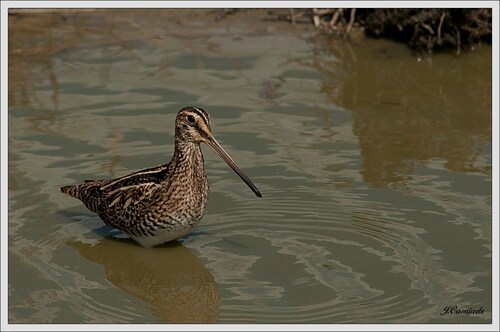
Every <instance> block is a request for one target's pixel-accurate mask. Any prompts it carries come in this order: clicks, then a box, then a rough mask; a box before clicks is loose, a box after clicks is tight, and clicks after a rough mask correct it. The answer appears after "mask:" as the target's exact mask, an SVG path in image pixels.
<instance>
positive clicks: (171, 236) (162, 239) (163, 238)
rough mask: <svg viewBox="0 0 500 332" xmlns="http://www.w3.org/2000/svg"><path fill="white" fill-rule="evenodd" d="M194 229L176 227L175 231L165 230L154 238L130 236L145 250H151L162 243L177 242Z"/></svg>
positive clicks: (153, 236)
mask: <svg viewBox="0 0 500 332" xmlns="http://www.w3.org/2000/svg"><path fill="white" fill-rule="evenodd" d="M193 228H194V227H192V226H189V225H185V226H184V225H182V226H180V227H176V228H175V229H164V230H161V231H160V232H158V234H156V235H152V236H135V235H132V234H128V235H129V236H130V238H132V240H134V241H136V242H138V243H139V244H140V245H141V246H143V247H144V248H151V247H154V246H157V245H160V244H162V243H166V242H169V241H173V240H176V239H178V238H180V237H181V236H183V235H185V234H187V233H189V232H190V231H191V230H192V229H193Z"/></svg>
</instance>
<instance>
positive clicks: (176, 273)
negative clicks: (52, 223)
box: [69, 238, 220, 323]
mask: <svg viewBox="0 0 500 332" xmlns="http://www.w3.org/2000/svg"><path fill="white" fill-rule="evenodd" d="M69 245H70V246H71V247H73V248H75V249H77V250H78V251H79V252H80V254H81V255H82V256H83V257H85V258H87V259H89V260H91V261H93V262H96V263H99V264H102V265H104V267H105V270H106V278H107V280H108V281H109V282H111V283H112V284H113V285H115V286H116V287H118V288H120V289H122V290H123V291H125V292H127V293H129V294H130V295H133V296H135V297H137V298H139V299H141V300H142V301H145V302H146V303H149V304H150V305H151V310H152V312H153V314H154V315H155V316H157V317H158V318H160V319H161V320H162V321H165V322H168V323H215V322H217V321H218V319H219V304H220V300H219V292H218V287H217V284H216V282H215V280H214V278H213V276H212V274H211V273H210V272H209V271H208V270H207V268H206V267H205V266H204V265H203V263H202V262H201V261H200V260H199V259H198V258H197V257H196V256H195V255H193V253H192V252H191V251H190V250H189V249H188V248H186V247H185V246H183V245H182V244H180V243H179V242H177V241H175V242H173V243H167V244H164V245H161V246H159V247H156V248H154V249H144V248H141V247H140V246H138V245H137V244H135V243H134V242H133V241H132V240H130V239H115V238H106V239H103V240H101V241H100V242H99V243H98V244H96V245H89V244H85V243H82V242H72V243H69Z"/></svg>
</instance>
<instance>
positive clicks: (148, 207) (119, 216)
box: [98, 181, 162, 232]
mask: <svg viewBox="0 0 500 332" xmlns="http://www.w3.org/2000/svg"><path fill="white" fill-rule="evenodd" d="M161 189H162V185H161V184H160V183H157V182H154V181H150V182H143V183H139V184H134V185H128V186H119V187H117V188H115V189H113V190H108V191H106V193H105V194H104V195H103V196H102V197H103V199H102V201H101V203H100V205H99V209H98V213H99V217H100V218H101V219H102V220H103V221H104V222H105V223H106V224H107V225H109V226H111V227H114V228H117V229H120V230H127V231H129V232H130V231H133V229H135V228H137V227H138V226H139V225H138V224H140V223H144V222H146V219H147V217H148V215H149V214H152V213H154V212H155V211H154V209H152V206H153V205H154V203H155V201H156V200H157V199H158V196H159V191H160V190H161Z"/></svg>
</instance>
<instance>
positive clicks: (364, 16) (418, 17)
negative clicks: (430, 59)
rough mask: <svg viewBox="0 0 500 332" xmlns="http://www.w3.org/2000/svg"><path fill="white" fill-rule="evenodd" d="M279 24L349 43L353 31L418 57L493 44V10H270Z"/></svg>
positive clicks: (469, 49) (468, 49)
mask: <svg viewBox="0 0 500 332" xmlns="http://www.w3.org/2000/svg"><path fill="white" fill-rule="evenodd" d="M269 14H270V15H271V16H274V17H275V18H276V19H278V20H286V21H289V22H291V23H292V24H313V25H314V27H315V28H316V29H317V30H318V31H321V32H323V33H327V34H331V35H332V36H336V37H340V38H343V39H346V40H347V39H348V38H349V34H350V32H351V31H352V29H364V31H365V33H366V35H367V36H370V37H385V38H390V39H393V40H397V41H400V42H405V43H407V44H408V45H409V46H410V47H411V48H412V49H414V50H415V51H416V52H418V53H422V52H433V51H442V50H447V49H453V50H455V51H456V53H457V54H459V53H461V52H462V51H464V50H465V51H472V50H474V48H475V47H476V46H477V45H478V44H480V43H482V42H487V43H491V38H492V10H491V8H474V9H468V8H458V9H453V8H439V9H435V8H421V9H413V8H396V9H387V8H380V9H367V8H361V9H356V8H349V9H342V8H336V9H317V8H315V9H285V10H270V11H269Z"/></svg>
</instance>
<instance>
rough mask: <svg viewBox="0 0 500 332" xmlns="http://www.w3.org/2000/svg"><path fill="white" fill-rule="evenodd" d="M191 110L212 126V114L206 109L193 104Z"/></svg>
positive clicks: (208, 125)
mask: <svg viewBox="0 0 500 332" xmlns="http://www.w3.org/2000/svg"><path fill="white" fill-rule="evenodd" d="M191 111H192V112H193V113H196V114H198V115H199V117H200V118H202V120H203V122H205V124H206V125H207V127H208V128H210V115H209V114H208V113H207V111H205V110H204V109H203V108H199V107H196V106H193V107H192V109H191Z"/></svg>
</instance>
